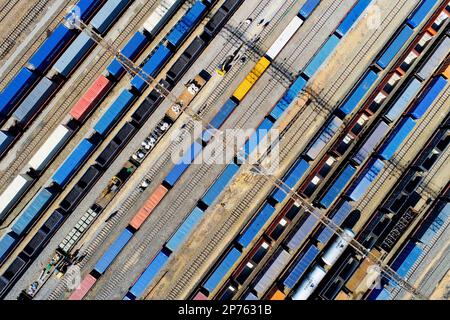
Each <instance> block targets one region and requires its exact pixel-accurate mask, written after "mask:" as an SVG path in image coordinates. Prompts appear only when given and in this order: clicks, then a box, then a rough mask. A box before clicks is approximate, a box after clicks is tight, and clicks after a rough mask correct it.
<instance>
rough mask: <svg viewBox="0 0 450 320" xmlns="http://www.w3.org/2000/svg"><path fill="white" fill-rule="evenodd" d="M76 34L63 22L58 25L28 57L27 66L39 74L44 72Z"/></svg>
mask: <svg viewBox="0 0 450 320" xmlns="http://www.w3.org/2000/svg"><path fill="white" fill-rule="evenodd" d="M76 34H77V33H76V31H75V30H74V29H69V28H68V27H66V26H65V25H63V24H60V25H58V27H57V28H56V29H55V30H54V31H53V32H52V34H51V35H50V36H49V37H48V38H47V40H45V42H44V43H43V44H42V45H41V46H40V47H39V49H38V50H37V51H36V52H35V53H34V55H33V56H32V57H31V58H30V60H29V61H28V68H29V69H30V70H33V71H35V72H37V73H39V74H45V73H46V72H47V71H48V70H49V69H50V67H51V65H52V64H53V62H55V60H56V59H58V57H59V56H60V55H61V54H62V53H63V52H64V50H65V49H66V47H67V46H68V44H69V43H71V42H72V40H73V39H74V38H75V36H76Z"/></svg>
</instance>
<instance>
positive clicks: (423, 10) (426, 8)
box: [407, 0, 437, 29]
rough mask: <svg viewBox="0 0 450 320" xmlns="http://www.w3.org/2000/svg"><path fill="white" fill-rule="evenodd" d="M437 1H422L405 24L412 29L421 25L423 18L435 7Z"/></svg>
mask: <svg viewBox="0 0 450 320" xmlns="http://www.w3.org/2000/svg"><path fill="white" fill-rule="evenodd" d="M436 3H437V0H422V2H421V3H420V4H419V5H418V6H417V8H416V9H415V10H414V11H413V13H412V14H411V16H410V17H409V19H408V20H407V23H408V24H409V25H410V26H411V27H412V28H413V29H414V28H417V27H418V26H419V24H421V23H422V21H423V20H424V19H425V17H426V16H427V15H428V14H429V13H431V12H432V11H433V10H432V9H433V7H434V6H435V5H436Z"/></svg>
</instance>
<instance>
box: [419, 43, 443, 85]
mask: <svg viewBox="0 0 450 320" xmlns="http://www.w3.org/2000/svg"><path fill="white" fill-rule="evenodd" d="M448 52H450V37H449V36H447V37H445V38H444V40H443V41H442V42H441V43H440V44H439V45H438V47H437V48H436V49H435V50H434V51H433V53H432V54H431V55H430V57H429V58H428V59H427V60H426V62H425V63H424V64H423V65H422V66H421V67H420V69H419V71H418V72H417V73H416V74H417V76H418V77H419V78H420V79H422V80H423V81H424V80H426V79H428V78H430V77H431V76H432V75H433V74H434V72H435V71H436V70H437V68H438V67H439V65H440V64H441V63H442V61H444V59H445V57H446V56H447V54H448Z"/></svg>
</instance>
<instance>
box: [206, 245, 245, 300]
mask: <svg viewBox="0 0 450 320" xmlns="http://www.w3.org/2000/svg"><path fill="white" fill-rule="evenodd" d="M240 256H241V252H240V251H239V250H238V249H236V248H234V247H233V248H232V249H231V250H230V251H229V252H228V253H227V254H226V255H225V256H224V257H223V259H221V262H220V263H219V264H218V265H217V267H216V268H215V269H214V271H213V272H212V273H211V274H210V275H209V277H208V278H207V280H206V282H205V283H204V284H203V288H205V289H206V290H207V291H208V292H209V293H212V292H213V291H214V290H215V289H216V288H217V287H218V285H219V284H220V282H221V281H222V280H223V279H224V278H225V276H226V274H227V273H229V272H230V270H231V268H232V267H233V265H234V264H235V263H236V262H237V260H238V259H239V258H240Z"/></svg>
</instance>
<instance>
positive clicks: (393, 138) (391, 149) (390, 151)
mask: <svg viewBox="0 0 450 320" xmlns="http://www.w3.org/2000/svg"><path fill="white" fill-rule="evenodd" d="M415 125H416V121H415V120H414V119H411V118H404V119H402V120H401V121H400V123H399V124H398V125H397V126H396V127H395V129H394V131H393V132H392V133H391V135H390V136H389V138H388V139H387V140H386V142H385V143H384V144H383V145H382V146H381V148H380V151H379V156H380V157H381V158H382V159H384V160H389V159H390V158H392V156H393V155H394V153H395V152H396V151H397V149H398V148H399V147H400V145H401V144H402V143H403V141H404V140H405V139H406V137H407V136H408V135H409V133H410V132H411V130H412V129H413V128H414V126H415Z"/></svg>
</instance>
